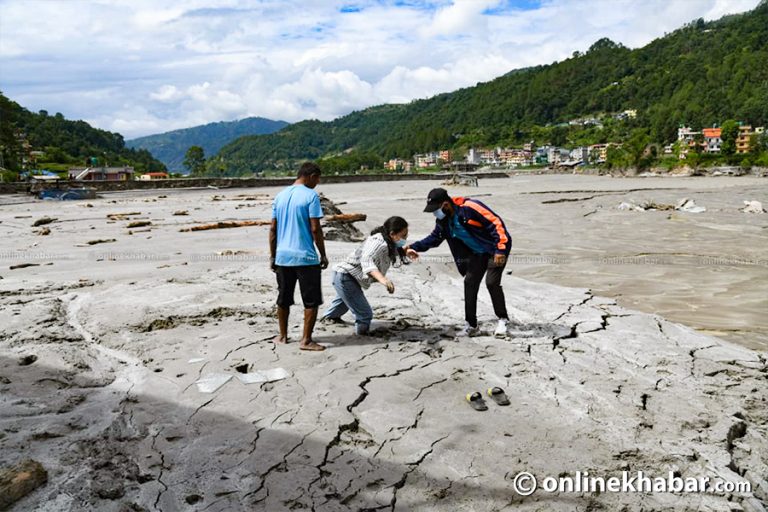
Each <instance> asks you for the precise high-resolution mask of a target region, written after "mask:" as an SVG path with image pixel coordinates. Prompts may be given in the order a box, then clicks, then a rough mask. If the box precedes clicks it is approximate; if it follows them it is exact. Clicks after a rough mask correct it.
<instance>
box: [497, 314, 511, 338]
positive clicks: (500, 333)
mask: <svg viewBox="0 0 768 512" xmlns="http://www.w3.org/2000/svg"><path fill="white" fill-rule="evenodd" d="M508 327H509V320H507V319H505V318H499V323H498V325H496V330H495V331H493V335H494V336H496V337H497V338H506V337H507V328H508Z"/></svg>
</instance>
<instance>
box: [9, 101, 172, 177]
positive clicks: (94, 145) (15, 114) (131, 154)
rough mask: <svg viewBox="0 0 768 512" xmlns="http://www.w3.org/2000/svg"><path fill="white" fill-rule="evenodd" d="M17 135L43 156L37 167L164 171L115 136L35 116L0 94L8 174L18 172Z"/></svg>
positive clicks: (56, 117) (144, 153) (60, 119)
mask: <svg viewBox="0 0 768 512" xmlns="http://www.w3.org/2000/svg"><path fill="white" fill-rule="evenodd" d="M19 132H21V133H23V134H25V136H26V140H27V142H28V143H29V144H30V145H31V146H32V150H37V151H43V152H45V155H44V156H43V157H41V158H40V160H39V161H38V165H37V167H41V168H46V167H52V168H56V167H57V166H56V165H55V164H62V165H59V166H58V167H66V166H67V165H85V164H86V160H88V159H91V158H96V159H97V161H98V164H99V165H105V164H108V165H111V166H118V165H130V166H133V167H134V168H135V169H136V170H137V171H139V172H145V171H163V170H165V166H164V165H163V163H162V162H160V161H158V160H156V159H155V158H153V157H152V155H151V154H150V153H149V152H148V151H146V150H135V149H128V148H126V147H125V142H124V140H123V136H122V135H120V134H119V133H113V132H108V131H105V130H99V129H98V128H93V127H92V126H91V125H89V124H88V123H86V122H85V121H70V120H67V119H65V118H64V116H63V115H61V114H58V113H57V114H55V115H53V116H51V115H49V114H48V112H46V111H44V110H41V111H40V112H39V113H37V114H35V113H33V112H30V111H29V110H27V109H25V108H24V107H22V106H21V105H19V104H18V103H16V102H14V101H11V100H10V99H8V98H7V97H5V96H4V95H3V94H0V149H1V150H2V157H3V164H4V166H5V168H6V169H8V170H11V171H18V170H20V168H21V161H20V158H19V154H20V151H21V150H20V140H19V137H17V134H18V133H19ZM46 164H54V165H46Z"/></svg>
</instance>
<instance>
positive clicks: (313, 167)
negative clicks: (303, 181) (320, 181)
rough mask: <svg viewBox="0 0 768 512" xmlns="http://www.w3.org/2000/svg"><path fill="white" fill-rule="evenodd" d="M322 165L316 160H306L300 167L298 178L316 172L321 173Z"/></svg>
mask: <svg viewBox="0 0 768 512" xmlns="http://www.w3.org/2000/svg"><path fill="white" fill-rule="evenodd" d="M321 173H322V171H321V170H320V166H319V165H317V164H316V163H314V162H304V163H303V164H301V167H300V168H299V174H298V175H297V177H298V178H309V177H310V176H314V175H315V174H321Z"/></svg>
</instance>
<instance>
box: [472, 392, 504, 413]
mask: <svg viewBox="0 0 768 512" xmlns="http://www.w3.org/2000/svg"><path fill="white" fill-rule="evenodd" d="M487 392H488V396H489V397H491V400H493V401H494V402H496V405H509V398H507V394H506V393H505V392H504V390H503V389H501V388H500V387H493V388H488V391H487ZM466 398H467V402H468V403H469V405H470V406H471V407H472V408H473V409H474V410H476V411H487V410H488V406H487V405H486V403H485V400H484V399H483V395H481V394H480V392H479V391H475V392H474V393H469V394H468V395H467V397H466Z"/></svg>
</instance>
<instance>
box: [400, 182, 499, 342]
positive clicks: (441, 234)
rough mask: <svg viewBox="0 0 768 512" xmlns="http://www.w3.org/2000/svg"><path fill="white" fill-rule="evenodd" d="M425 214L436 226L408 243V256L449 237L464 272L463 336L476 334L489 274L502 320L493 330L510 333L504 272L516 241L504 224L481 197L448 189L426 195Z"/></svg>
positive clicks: (451, 246)
mask: <svg viewBox="0 0 768 512" xmlns="http://www.w3.org/2000/svg"><path fill="white" fill-rule="evenodd" d="M424 211H425V212H431V213H433V214H434V215H435V218H436V221H435V229H434V230H432V233H430V234H429V235H428V236H427V237H426V238H424V239H423V240H419V241H418V242H414V243H413V244H410V245H409V246H407V247H406V253H407V254H408V256H409V257H411V258H413V259H416V258H418V253H420V252H426V251H428V250H429V249H432V248H435V247H437V246H439V245H440V244H442V243H443V240H447V241H448V246H449V247H450V249H451V254H452V255H453V259H454V261H455V262H456V267H457V268H458V270H459V273H460V274H461V275H462V276H464V313H465V319H466V324H465V326H464V329H463V330H462V331H460V332H459V335H463V336H473V335H475V334H477V293H478V291H479V290H480V283H481V282H482V280H483V276H484V275H485V276H486V278H485V284H486V286H487V287H488V292H489V293H490V294H491V301H492V302H493V310H494V312H495V313H496V316H497V317H498V319H499V321H498V324H497V326H496V330H495V331H494V334H495V335H496V336H506V334H507V328H508V325H509V316H508V315H507V306H506V303H505V301H504V290H503V289H502V288H501V276H502V275H503V273H504V267H505V266H506V264H507V257H508V256H509V252H510V251H511V249H512V239H511V238H510V236H509V231H507V228H506V226H505V225H504V222H503V221H502V220H501V218H500V217H499V216H498V215H496V214H495V213H494V212H493V210H491V209H490V208H489V207H488V206H486V205H485V204H483V203H481V202H480V201H478V200H476V199H470V198H464V197H454V198H451V197H450V196H449V195H448V192H447V191H446V190H445V189H443V188H436V189H433V190H431V191H430V192H429V195H428V196H427V207H426V208H424Z"/></svg>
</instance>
